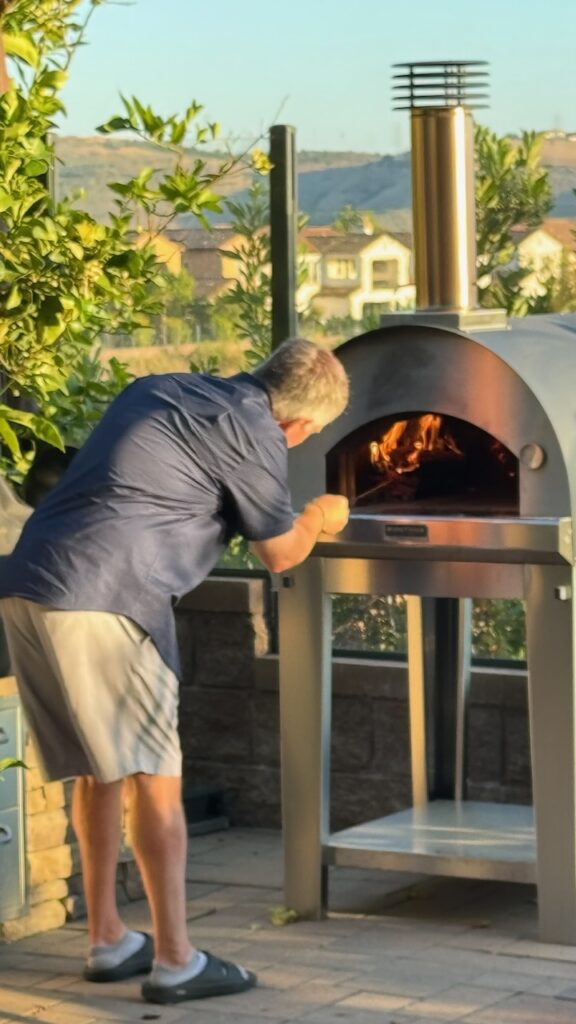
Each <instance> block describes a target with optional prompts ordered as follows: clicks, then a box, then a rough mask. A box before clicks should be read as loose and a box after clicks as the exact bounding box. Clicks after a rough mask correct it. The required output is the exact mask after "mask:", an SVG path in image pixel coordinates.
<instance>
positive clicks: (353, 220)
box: [332, 203, 364, 235]
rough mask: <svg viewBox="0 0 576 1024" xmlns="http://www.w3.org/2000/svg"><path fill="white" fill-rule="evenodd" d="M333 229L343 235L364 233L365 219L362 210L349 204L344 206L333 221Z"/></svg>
mask: <svg viewBox="0 0 576 1024" xmlns="http://www.w3.org/2000/svg"><path fill="white" fill-rule="evenodd" d="M332 227H333V228H334V230H335V231H339V232H341V234H343V235H347V234H350V233H352V232H357V231H364V218H363V216H362V214H361V213H360V210H357V209H356V208H355V207H354V206H352V205H351V204H350V203H347V204H346V206H343V207H342V209H341V210H339V211H338V213H337V214H336V216H335V218H334V220H333V221H332Z"/></svg>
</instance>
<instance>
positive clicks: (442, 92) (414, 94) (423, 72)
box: [392, 60, 489, 110]
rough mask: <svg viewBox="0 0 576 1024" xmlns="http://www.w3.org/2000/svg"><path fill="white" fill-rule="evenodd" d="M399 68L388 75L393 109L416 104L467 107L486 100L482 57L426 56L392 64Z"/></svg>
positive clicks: (485, 75)
mask: <svg viewBox="0 0 576 1024" xmlns="http://www.w3.org/2000/svg"><path fill="white" fill-rule="evenodd" d="M392 66H393V68H398V69H400V71H399V73H398V74H395V75H393V76H392V79H393V82H394V83H395V84H394V85H393V91H394V94H395V95H394V97H393V106H394V109H395V110H413V109H415V108H417V107H468V108H469V109H478V108H479V107H485V106H486V105H487V104H485V103H482V100H486V99H488V94H487V93H486V92H485V91H484V90H485V89H486V86H487V85H488V79H489V74H488V71H485V70H483V69H484V68H486V67H487V66H488V61H485V60H426V61H414V62H405V63H402V64H393V65H392Z"/></svg>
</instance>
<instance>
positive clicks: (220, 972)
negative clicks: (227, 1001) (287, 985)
mask: <svg viewBox="0 0 576 1024" xmlns="http://www.w3.org/2000/svg"><path fill="white" fill-rule="evenodd" d="M202 952H203V953H204V956H205V957H206V964H205V966H204V968H203V970H202V971H200V974H197V975H196V976H195V977H194V978H190V980H189V981H183V982H181V983H180V984H179V985H154V984H153V983H152V982H151V981H145V982H144V984H143V985H142V997H143V998H144V999H145V1000H146V1002H148V1003H164V1004H166V1003H182V1002H184V1001H185V1000H186V999H209V998H210V997H211V996H231V995H235V994H236V993H237V992H245V991H246V990H247V989H249V988H254V985H255V984H256V975H255V974H253V973H252V971H247V970H245V969H244V968H243V967H238V966H237V964H233V963H230V961H229V960H220V959H218V957H216V956H212V954H211V953H207V952H206V951H205V950H202Z"/></svg>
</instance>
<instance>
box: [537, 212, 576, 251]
mask: <svg viewBox="0 0 576 1024" xmlns="http://www.w3.org/2000/svg"><path fill="white" fill-rule="evenodd" d="M541 227H542V228H543V229H544V231H547V232H548V234H549V235H552V237H553V238H555V239H556V241H558V242H561V244H562V245H563V246H564V247H565V248H566V249H576V233H575V232H576V220H575V219H574V218H570V217H548V218H547V219H546V220H545V221H544V222H543V223H542V225H541Z"/></svg>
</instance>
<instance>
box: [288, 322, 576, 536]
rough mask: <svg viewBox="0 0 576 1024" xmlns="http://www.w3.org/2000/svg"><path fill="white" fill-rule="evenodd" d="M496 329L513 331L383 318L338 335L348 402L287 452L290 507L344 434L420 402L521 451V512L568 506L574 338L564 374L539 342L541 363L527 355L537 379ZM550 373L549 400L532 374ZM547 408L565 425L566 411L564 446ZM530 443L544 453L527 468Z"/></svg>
mask: <svg viewBox="0 0 576 1024" xmlns="http://www.w3.org/2000/svg"><path fill="white" fill-rule="evenodd" d="M536 319H544V320H546V319H548V318H545V317H542V318H536ZM575 319H576V318H575ZM517 333H518V338H517V340H516V344H515V345H514V346H513V350H514V352H516V350H517V349H519V350H520V352H522V351H523V336H522V334H521V331H520V330H518V332H517ZM502 334H503V335H504V339H505V340H506V341H510V340H511V338H512V336H513V335H514V331H508V332H493V333H491V332H486V334H485V335H483V336H481V337H479V338H472V337H470V336H467V335H464V334H461V333H458V332H456V331H450V330H440V329H438V328H435V327H428V326H424V325H422V326H411V327H394V328H380V329H378V330H376V331H371V332H370V333H368V334H364V335H361V336H360V337H358V338H354V339H352V340H351V341H349V342H347V343H346V344H344V345H342V346H341V347H340V348H339V349H338V357H339V358H340V359H341V361H342V363H343V364H344V366H345V367H346V370H347V372H348V374H349V376H350V378H351V381H352V394H351V401H350V405H349V408H348V409H347V411H346V413H345V414H344V415H343V416H341V417H340V418H339V419H338V420H336V421H335V422H334V423H332V424H330V425H329V426H328V427H326V428H325V430H323V431H322V432H321V433H320V434H318V435H315V436H314V437H312V438H310V439H309V440H308V441H306V443H305V444H304V445H301V446H299V447H297V448H294V449H292V451H291V452H290V456H289V462H290V484H291V489H292V494H293V496H294V507H295V508H301V507H303V505H304V504H305V503H306V502H307V501H309V500H310V499H311V498H313V497H315V496H316V495H318V494H322V493H323V492H324V491H325V490H326V459H327V456H328V453H329V452H330V451H331V450H332V449H333V448H334V447H335V446H336V445H337V444H338V443H339V442H341V441H343V440H344V439H345V438H346V437H347V436H348V435H349V434H352V433H353V432H354V431H355V430H358V429H359V428H361V427H362V426H364V425H365V424H366V423H370V422H372V421H375V420H378V419H379V418H384V417H389V416H394V415H396V416H397V417H398V418H399V419H400V418H402V417H403V416H404V415H405V414H406V413H407V412H408V411H412V410H417V409H421V410H424V411H429V412H433V413H437V414H439V415H443V416H452V417H455V418H457V419H460V420H463V421H464V422H467V423H470V424H472V425H474V426H475V427H478V428H479V429H480V430H483V431H485V432H486V433H487V434H489V435H491V436H492V437H493V438H495V439H496V440H497V441H499V442H500V443H501V444H502V445H504V446H505V447H506V448H507V449H509V451H511V452H512V453H513V454H514V455H515V456H516V457H517V458H519V459H520V480H519V488H520V509H519V512H520V515H521V516H523V517H526V518H531V517H548V516H552V517H558V516H571V515H573V512H574V511H576V496H575V494H574V488H573V481H572V477H571V479H570V480H569V478H568V473H567V466H574V469H573V470H571V473H572V474H574V473H576V443H575V442H576V429H575V428H574V413H573V412H572V411H571V410H572V409H573V408H574V406H575V404H576V403H575V402H574V399H573V397H572V394H571V390H570V388H571V385H572V382H573V381H574V380H576V338H574V340H572V339H571V338H570V339H568V340H569V341H570V342H571V348H572V349H574V357H573V359H574V367H573V370H574V373H573V376H572V378H571V379H567V380H563V377H562V372H561V371H559V370H558V369H556V370H554V367H553V366H552V367H550V366H549V365H548V360H551V359H552V354H553V353H552V351H550V352H549V353H547V351H546V348H545V347H544V346H542V347H541V348H540V350H539V351H540V359H541V363H542V366H541V367H539V365H536V363H535V362H534V364H530V365H531V366H532V371H533V376H534V377H535V378H536V379H535V380H530V381H529V380H527V379H526V378H525V377H523V376H521V375H520V373H519V372H517V370H516V369H515V368H514V367H513V366H512V365H510V363H509V362H507V361H506V360H505V359H504V358H503V356H502V355H501V354H500V353H499V352H496V351H494V350H493V349H492V348H491V347H489V346H490V345H496V344H497V343H498V342H499V340H500V338H501V335H502ZM529 341H530V338H528V339H527V342H526V346H527V347H528V348H529V347H530V346H529ZM503 347H504V346H503ZM556 365H557V364H556ZM539 370H540V373H538V371H539ZM554 373H555V375H556V377H557V378H558V380H556V379H555V384H557V385H559V387H560V393H558V390H556V392H555V393H554V392H553V391H552V386H551V385H550V393H548V392H546V395H545V396H544V397H546V398H547V400H548V402H547V404H546V405H543V404H542V402H541V401H540V400H539V397H538V394H537V393H536V392H535V391H534V390H533V387H532V385H534V384H537V383H541V381H540V380H539V377H541V378H542V380H543V381H545V380H546V379H547V378H548V377H549V376H550V374H554ZM543 390H544V389H543ZM564 404H566V405H567V407H568V413H566V411H565V410H564V409H563V408H562V407H563V405H564ZM552 417H556V418H559V419H560V420H561V426H562V427H563V428H564V427H565V425H566V424H565V419H566V417H568V419H571V424H570V435H569V436H570V440H571V441H572V444H571V446H570V444H569V440H568V437H567V436H566V434H565V435H564V436H563V437H561V439H559V435H558V433H557V431H556V430H555V429H554V426H553V423H552ZM535 445H536V446H538V447H539V448H540V449H542V451H543V452H544V453H545V459H544V462H543V464H542V465H541V466H540V467H539V468H537V469H532V468H530V465H529V464H526V463H525V462H524V461H522V460H523V458H524V457H527V456H526V453H527V452H529V451H530V450H532V449H531V448H530V446H535ZM566 447H571V450H570V452H569V455H570V461H568V460H567V459H566V458H565V453H564V451H563V448H566ZM566 454H568V453H566Z"/></svg>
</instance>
